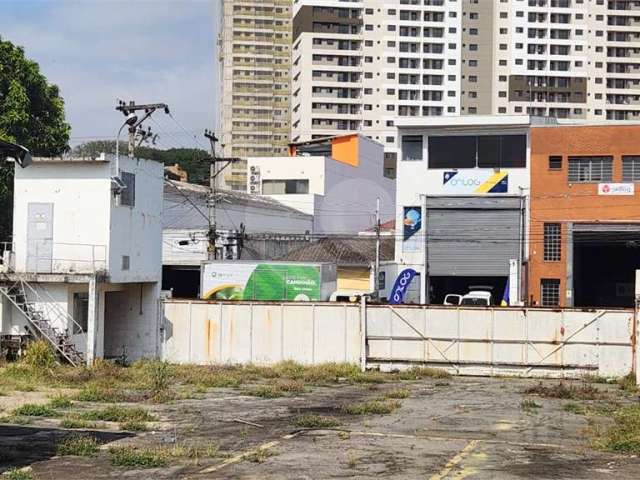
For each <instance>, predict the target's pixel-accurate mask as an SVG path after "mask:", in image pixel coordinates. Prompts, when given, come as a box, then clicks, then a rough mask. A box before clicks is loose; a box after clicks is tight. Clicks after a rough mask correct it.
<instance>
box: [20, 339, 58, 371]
mask: <svg viewBox="0 0 640 480" xmlns="http://www.w3.org/2000/svg"><path fill="white" fill-rule="evenodd" d="M21 362H22V363H23V364H24V365H27V366H29V367H31V368H41V369H50V368H53V367H55V365H56V355H55V353H54V352H53V348H52V347H51V345H49V343H48V342H47V341H45V340H36V341H35V342H31V343H30V344H29V345H28V346H27V349H26V350H25V352H24V355H23V357H22V359H21Z"/></svg>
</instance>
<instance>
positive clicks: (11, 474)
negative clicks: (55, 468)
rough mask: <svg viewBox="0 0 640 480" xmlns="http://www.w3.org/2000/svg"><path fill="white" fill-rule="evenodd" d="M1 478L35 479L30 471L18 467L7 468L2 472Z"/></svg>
mask: <svg viewBox="0 0 640 480" xmlns="http://www.w3.org/2000/svg"><path fill="white" fill-rule="evenodd" d="M2 478H3V480H35V477H34V476H33V474H32V473H31V472H28V471H25V470H22V469H19V468H12V469H11V470H7V471H6V472H4V473H3V474H2Z"/></svg>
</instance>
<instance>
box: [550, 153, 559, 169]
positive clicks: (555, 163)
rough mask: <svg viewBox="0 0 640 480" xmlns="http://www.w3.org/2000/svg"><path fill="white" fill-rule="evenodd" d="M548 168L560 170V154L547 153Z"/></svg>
mask: <svg viewBox="0 0 640 480" xmlns="http://www.w3.org/2000/svg"><path fill="white" fill-rule="evenodd" d="M549 170H562V156H561V155H549Z"/></svg>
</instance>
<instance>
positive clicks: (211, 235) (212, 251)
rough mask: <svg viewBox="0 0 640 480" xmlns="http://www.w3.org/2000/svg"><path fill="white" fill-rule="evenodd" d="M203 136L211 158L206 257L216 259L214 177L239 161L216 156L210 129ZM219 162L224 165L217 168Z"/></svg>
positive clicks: (215, 138)
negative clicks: (208, 145) (209, 147)
mask: <svg viewBox="0 0 640 480" xmlns="http://www.w3.org/2000/svg"><path fill="white" fill-rule="evenodd" d="M204 136H205V138H206V139H207V140H209V144H210V145H211V158H210V159H209V161H210V162H211V163H210V165H209V194H208V198H207V204H208V207H209V215H208V217H209V231H208V233H207V238H208V240H209V248H208V258H209V260H216V259H217V258H218V256H217V250H216V240H217V238H218V233H217V232H218V230H217V222H216V203H217V201H218V197H217V192H216V179H217V177H218V175H220V173H222V171H223V170H224V169H225V168H227V167H228V166H229V165H231V164H232V163H235V162H237V161H239V160H240V159H239V158H226V157H222V158H218V157H216V142H217V141H218V138H217V137H216V136H215V134H214V133H213V132H212V131H211V130H205V131H204ZM219 163H224V165H222V167H220V168H218V164H219ZM243 231H244V230H243ZM236 240H237V238H236Z"/></svg>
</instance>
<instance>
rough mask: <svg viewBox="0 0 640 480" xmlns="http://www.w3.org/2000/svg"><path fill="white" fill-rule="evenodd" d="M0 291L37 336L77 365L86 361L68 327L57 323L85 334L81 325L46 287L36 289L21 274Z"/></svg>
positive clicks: (0, 288)
mask: <svg viewBox="0 0 640 480" xmlns="http://www.w3.org/2000/svg"><path fill="white" fill-rule="evenodd" d="M0 292H1V293H2V294H3V295H4V296H5V297H7V298H8V299H9V301H10V302H11V303H12V304H13V305H14V306H15V307H16V308H17V309H18V310H19V311H20V312H21V313H22V314H23V315H24V316H25V317H26V319H27V320H28V329H29V330H30V331H31V333H32V334H33V335H34V336H35V337H38V338H42V339H44V340H47V341H48V342H49V343H50V344H51V345H52V346H53V347H54V348H55V350H56V351H57V352H58V354H59V355H60V356H61V357H62V358H63V359H64V360H66V361H68V362H69V363H70V364H72V365H74V366H78V365H82V364H83V363H84V356H83V355H82V353H81V352H79V351H78V350H77V349H76V347H75V345H74V343H73V342H72V339H71V335H70V334H69V330H68V329H65V330H60V329H59V328H57V327H54V325H72V326H73V327H72V328H74V329H75V330H76V333H79V334H81V333H84V332H83V330H82V327H81V326H80V325H79V324H78V322H76V321H75V320H74V319H73V317H72V316H71V315H69V314H68V313H67V312H66V311H65V310H64V309H63V308H62V307H60V306H59V305H58V303H57V301H56V300H55V299H54V298H53V297H52V296H51V295H50V294H49V292H47V290H46V289H45V288H44V287H39V288H38V289H37V290H36V289H35V288H33V287H32V286H31V285H30V284H29V283H28V282H27V281H26V280H24V279H22V278H20V277H18V280H14V281H12V282H10V283H7V284H5V285H4V286H1V287H0Z"/></svg>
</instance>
